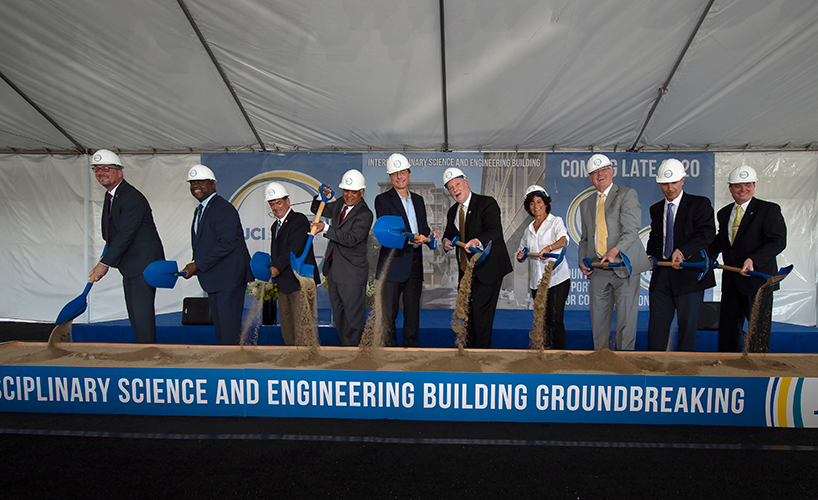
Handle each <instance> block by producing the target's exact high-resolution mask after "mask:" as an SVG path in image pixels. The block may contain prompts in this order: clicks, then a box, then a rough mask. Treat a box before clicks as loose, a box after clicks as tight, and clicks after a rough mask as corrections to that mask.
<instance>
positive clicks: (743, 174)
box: [738, 170, 750, 179]
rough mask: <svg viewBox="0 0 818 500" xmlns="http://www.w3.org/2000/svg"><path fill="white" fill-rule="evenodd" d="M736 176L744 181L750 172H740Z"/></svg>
mask: <svg viewBox="0 0 818 500" xmlns="http://www.w3.org/2000/svg"><path fill="white" fill-rule="evenodd" d="M738 176H739V178H740V179H746V178H748V177H750V172H747V171H746V170H745V171H744V172H741V173H740V174H738Z"/></svg>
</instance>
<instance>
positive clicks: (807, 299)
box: [713, 152, 818, 326]
mask: <svg viewBox="0 0 818 500" xmlns="http://www.w3.org/2000/svg"><path fill="white" fill-rule="evenodd" d="M740 165H749V166H751V167H753V168H754V169H755V170H756V172H757V173H758V182H757V183H756V190H755V196H756V198H759V199H762V200H767V201H772V202H774V203H778V204H779V205H780V206H781V212H782V214H783V215H784V221H785V222H786V223H787V248H786V249H785V250H784V252H782V253H781V255H779V256H778V267H779V268H780V267H784V266H787V265H790V264H792V265H793V266H794V267H793V272H792V273H790V274H789V275H788V276H787V278H786V279H785V280H784V281H782V282H781V289H780V290H778V291H777V292H775V294H774V298H773V320H774V321H782V322H785V323H794V324H798V325H809V326H814V325H815V324H816V319H818V318H817V317H816V306H817V304H816V301H817V300H818V298H817V297H818V294H816V288H817V287H818V263H816V251H818V244H816V243H818V242H816V235H818V155H816V154H814V153H793V152H787V153H751V154H750V153H748V154H741V153H717V154H716V174H715V178H716V181H715V200H714V205H713V208H714V210H716V211H717V212H718V210H719V209H721V208H722V207H724V206H725V205H727V204H730V203H733V198H732V197H731V195H730V191H729V190H728V189H727V176H728V175H729V174H730V172H731V171H732V170H733V169H734V168H736V167H738V166H740ZM720 261H721V260H720ZM722 262H723V261H722ZM721 272H722V271H717V273H721ZM717 276H718V275H717ZM720 287H721V280H720V278H719V279H718V284H717V287H716V289H715V295H714V300H718V297H720V296H721V289H720Z"/></svg>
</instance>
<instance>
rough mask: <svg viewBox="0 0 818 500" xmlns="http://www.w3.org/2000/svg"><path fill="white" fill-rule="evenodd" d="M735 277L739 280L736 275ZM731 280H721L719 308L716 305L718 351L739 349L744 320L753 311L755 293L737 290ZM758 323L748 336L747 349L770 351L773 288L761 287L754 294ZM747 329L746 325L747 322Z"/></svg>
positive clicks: (735, 350)
mask: <svg viewBox="0 0 818 500" xmlns="http://www.w3.org/2000/svg"><path fill="white" fill-rule="evenodd" d="M735 279H743V276H738V277H736V278H735ZM735 279H731V278H728V279H722V289H721V307H720V308H719V352H740V351H741V343H742V338H743V337H744V321H745V320H746V319H749V318H750V315H751V313H752V311H753V304H754V301H755V300H756V296H755V295H744V294H742V293H741V292H739V291H738V288H737V287H736V281H735ZM758 300H759V301H760V303H759V308H760V309H759V311H758V325H757V328H756V330H755V334H754V335H753V337H752V338H751V339H750V346H749V349H748V351H749V352H770V329H771V327H772V316H773V291H772V290H770V288H769V287H768V288H765V289H762V291H761V293H760V294H759V296H758ZM748 328H749V325H748Z"/></svg>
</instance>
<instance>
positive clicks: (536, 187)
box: [524, 184, 548, 198]
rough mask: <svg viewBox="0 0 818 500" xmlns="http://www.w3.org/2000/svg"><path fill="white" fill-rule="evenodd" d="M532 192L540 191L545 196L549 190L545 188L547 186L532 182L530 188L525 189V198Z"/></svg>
mask: <svg viewBox="0 0 818 500" xmlns="http://www.w3.org/2000/svg"><path fill="white" fill-rule="evenodd" d="M531 193H540V194H541V195H542V196H543V198H545V197H547V196H548V192H547V191H546V190H545V188H544V187H542V186H540V185H538V184H532V185H530V186H528V189H526V190H525V197H524V198H528V195H530V194H531Z"/></svg>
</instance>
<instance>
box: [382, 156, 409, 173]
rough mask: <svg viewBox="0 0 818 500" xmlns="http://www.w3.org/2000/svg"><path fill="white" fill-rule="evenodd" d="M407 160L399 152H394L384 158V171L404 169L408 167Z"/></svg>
mask: <svg viewBox="0 0 818 500" xmlns="http://www.w3.org/2000/svg"><path fill="white" fill-rule="evenodd" d="M410 167H411V165H409V160H407V159H406V157H405V156H403V155H402V154H400V153H395V154H393V155H392V156H390V157H389V159H388V160H386V173H387V174H394V173H395V172H400V171H401V170H406V169H408V168H410Z"/></svg>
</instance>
